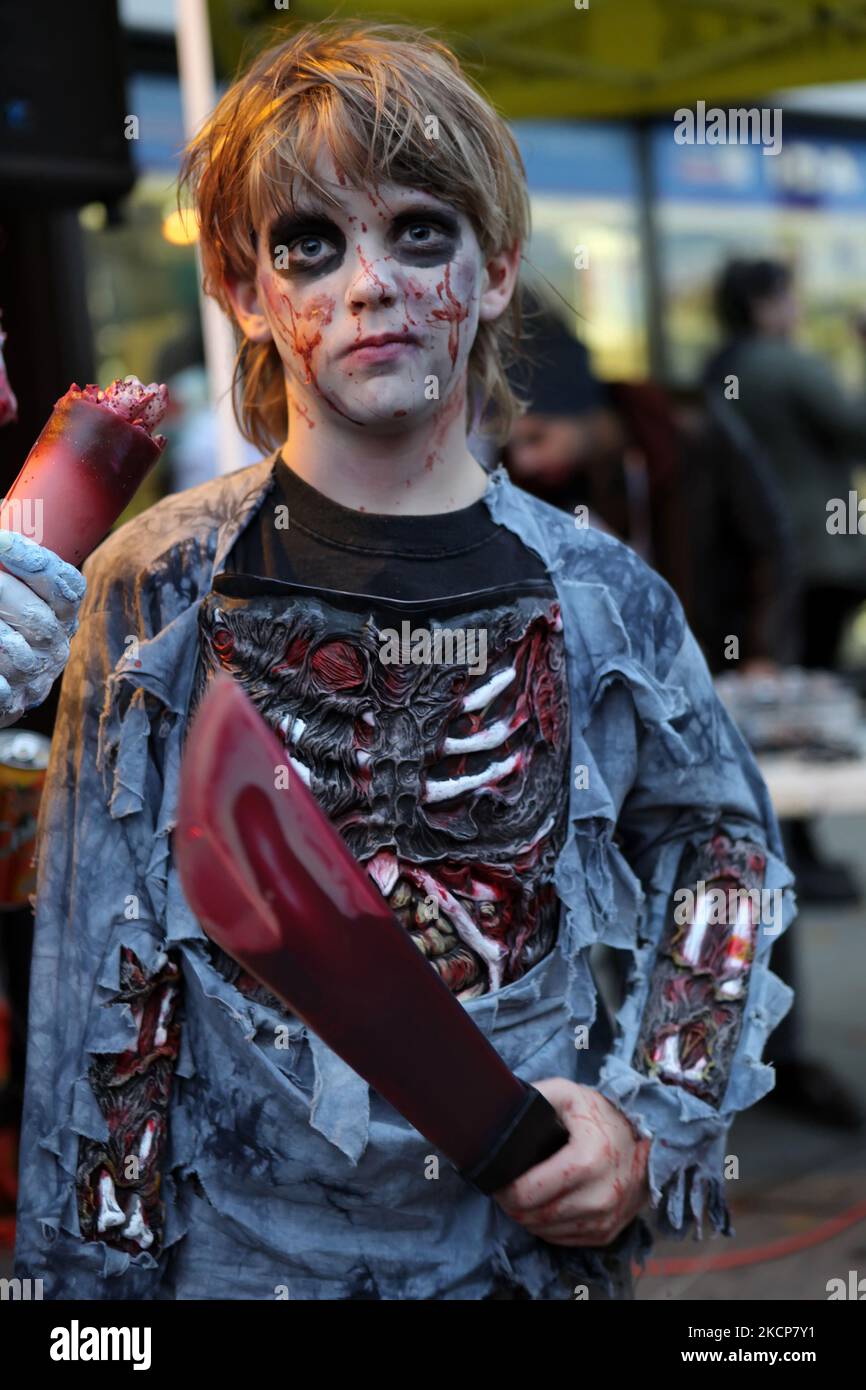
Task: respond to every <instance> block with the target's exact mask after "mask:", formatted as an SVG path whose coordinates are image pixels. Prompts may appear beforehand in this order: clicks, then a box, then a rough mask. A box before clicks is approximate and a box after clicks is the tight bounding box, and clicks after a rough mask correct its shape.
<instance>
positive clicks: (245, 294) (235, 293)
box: [225, 279, 274, 343]
mask: <svg viewBox="0 0 866 1390" xmlns="http://www.w3.org/2000/svg"><path fill="white" fill-rule="evenodd" d="M225 290H226V294H227V295H228V297H229V299H230V300H231V305H232V309H233V311H234V316H235V318H236V319H237V321H238V325H239V327H240V329H241V331H242V333H243V334H244V337H246V338H249V340H250V342H253V343H269V342H271V341H272V340H273V336H274V335H273V333H272V332H271V326H270V324H269V323H268V321H267V319H266V318H265V315H264V314H263V313H262V306H261V303H260V300H259V292H258V286H257V284H256V281H255V280H228V279H227V280H226V281H225Z"/></svg>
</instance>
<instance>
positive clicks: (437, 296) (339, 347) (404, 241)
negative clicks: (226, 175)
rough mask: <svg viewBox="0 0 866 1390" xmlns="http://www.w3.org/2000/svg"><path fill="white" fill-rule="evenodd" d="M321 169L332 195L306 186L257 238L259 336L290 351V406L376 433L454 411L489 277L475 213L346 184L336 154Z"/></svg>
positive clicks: (417, 194) (396, 188)
mask: <svg viewBox="0 0 866 1390" xmlns="http://www.w3.org/2000/svg"><path fill="white" fill-rule="evenodd" d="M317 177H318V179H319V181H320V182H321V183H322V184H323V185H324V186H325V187H326V188H327V189H328V191H329V192H331V193H332V194H333V196H334V199H335V202H334V203H333V205H332V204H330V203H329V202H328V200H327V199H326V198H321V199H314V198H312V197H311V196H310V195H307V194H304V193H299V194H298V198H297V200H296V202H295V204H294V206H292V207H291V208H290V209H287V211H286V213H285V214H283V215H282V216H279V217H277V218H276V219H275V220H274V222H273V224H272V225H271V226H269V227H267V228H264V229H262V230H261V231H260V232H259V235H258V242H257V255H258V271H257V277H256V290H257V300H258V308H259V309H260V311H261V316H262V336H265V337H266V336H272V337H273V340H274V342H275V344H276V346H277V349H278V351H279V354H280V358H281V359H282V362H283V365H284V368H285V375H286V383H287V390H288V395H289V402H290V411H294V413H295V414H296V415H298V416H300V417H301V419H303V420H305V421H306V423H307V424H308V426H309V427H310V428H314V427H315V426H316V424H317V423H318V422H320V421H325V420H332V421H337V422H339V421H341V420H344V421H346V422H347V424H348V425H350V426H355V427H358V428H362V429H365V430H369V431H371V432H373V433H398V432H402V431H405V430H407V429H409V428H411V427H412V426H413V425H417V424H420V423H422V422H424V421H428V420H430V419H431V418H433V417H439V418H441V419H445V418H447V419H449V420H450V419H452V418H453V417H454V413H455V412H456V411H458V410H459V409H460V408H461V406H463V405H464V404H465V375H466V367H467V362H468V358H469V353H470V350H471V347H472V344H473V342H474V340H475V334H476V331H477V328H478V322H479V317H480V314H481V296H482V294H483V290H484V288H485V280H486V275H485V265H484V258H483V255H482V251H481V248H480V245H479V243H478V240H477V237H476V235H475V232H474V230H473V228H472V225H471V223H470V222H469V219H468V218H467V217H466V216H465V214H463V213H462V212H461V211H460V210H458V209H456V208H454V207H451V206H450V205H449V204H448V203H446V202H444V201H443V200H442V199H441V198H439V197H435V196H433V195H432V194H428V193H425V192H422V191H421V190H417V189H411V188H406V187H403V186H401V185H395V184H388V185H381V186H379V187H376V188H365V189H356V188H352V187H349V186H348V185H347V183H346V182H345V180H343V181H341V180H340V179H339V177H338V176H337V171H336V170H335V168H334V166H333V163H332V162H330V160H329V161H327V162H325V161H320V166H319V168H318V169H317ZM265 325H266V327H265Z"/></svg>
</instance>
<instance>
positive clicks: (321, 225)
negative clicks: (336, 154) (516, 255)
mask: <svg viewBox="0 0 866 1390" xmlns="http://www.w3.org/2000/svg"><path fill="white" fill-rule="evenodd" d="M386 241H387V243H388V250H389V254H390V255H393V256H394V258H395V259H396V260H398V261H401V262H403V263H405V264H407V265H416V266H435V265H444V264H445V263H446V262H448V261H450V260H453V258H454V254H455V252H456V250H457V247H458V246H459V244H460V223H459V221H458V219H457V217H456V216H454V215H453V214H452V213H450V212H447V211H446V210H444V209H440V208H430V207H427V206H425V205H424V204H423V203H422V204H419V205H418V206H416V207H410V208H405V209H403V211H401V212H399V213H397V214H396V215H395V216H394V217H393V218H392V219H391V222H390V225H389V227H388V229H387V235H386ZM268 242H269V246H270V252H271V260H272V262H273V265H274V269H275V270H277V271H279V272H282V273H283V274H287V275H290V276H305V277H310V276H318V275H327V274H330V272H331V271H333V270H336V269H337V268H338V267H339V266H340V265H341V264H342V262H343V258H344V256H345V254H346V234H345V233H344V232H343V231H342V230H341V228H340V227H339V226H338V225H337V224H336V223H335V222H334V221H333V219H332V218H331V217H329V216H328V215H327V214H326V213H324V212H323V211H321V210H313V209H310V210H302V209H299V208H298V209H295V210H293V211H292V212H287V213H285V214H284V215H283V216H281V217H278V218H277V219H276V221H275V222H274V223H273V224H272V226H271V229H270V232H269V237H268Z"/></svg>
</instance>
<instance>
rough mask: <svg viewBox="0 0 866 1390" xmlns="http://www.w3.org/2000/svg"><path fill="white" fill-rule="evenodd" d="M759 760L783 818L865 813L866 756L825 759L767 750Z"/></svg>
mask: <svg viewBox="0 0 866 1390" xmlns="http://www.w3.org/2000/svg"><path fill="white" fill-rule="evenodd" d="M757 762H758V767H759V768H760V770H761V776H762V777H763V778H764V781H765V782H766V783H767V788H768V790H769V793H770V797H771V799H772V802H773V807H774V809H775V811H776V815H777V816H779V817H780V818H781V817H793V816H852V815H866V758H863V757H861V758H846V759H844V760H842V761H839V762H823V761H820V760H811V759H807V758H802V757H796V756H795V755H793V754H789V753H767V754H761V755H760V756H759V757H758V759H757Z"/></svg>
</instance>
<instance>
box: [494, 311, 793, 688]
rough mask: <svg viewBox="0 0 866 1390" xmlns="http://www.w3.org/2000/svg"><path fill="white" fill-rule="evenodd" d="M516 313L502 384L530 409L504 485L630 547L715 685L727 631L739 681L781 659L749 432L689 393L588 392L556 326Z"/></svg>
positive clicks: (586, 366) (539, 316)
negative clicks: (516, 353)
mask: <svg viewBox="0 0 866 1390" xmlns="http://www.w3.org/2000/svg"><path fill="white" fill-rule="evenodd" d="M527 312H528V317H529V322H530V323H531V324H533V325H534V327H533V331H532V333H531V334H530V336H529V338H528V339H527V342H526V352H527V358H526V360H525V364H524V365H522V366H521V369H520V371H519V372H518V371H515V372H513V373H512V376H511V379H512V381H513V384H514V386H515V389H516V390H517V391H518V393H519V394H520V395H521V396H522V398H523V399H525V400H527V402H528V410H527V413H526V414H525V415H523V416H522V417H521V418H520V419H518V420H517V421H516V422H515V424H514V427H513V429H512V432H511V435H510V437H509V440H508V443H507V446H506V448H505V452H504V461H505V464H506V467H507V468H508V471H509V473H510V475H511V477H512V478H514V480H515V482H517V483H519V484H520V486H521V487H523V488H525V489H526V491H527V492H531V493H533V494H534V495H535V496H538V497H542V498H543V499H544V500H545V501H547V502H550V503H552V504H553V505H554V506H559V507H562V508H563V509H564V510H566V511H574V509H575V508H576V507H578V506H585V507H586V508H587V509H588V519H589V523H590V524H591V525H596V526H598V525H600V526H601V527H602V528H603V529H605V530H609V531H611V532H613V533H614V534H615V535H617V536H618V537H619V538H620V539H622V540H626V541H628V543H629V545H631V547H632V548H633V549H634V550H636V551H637V552H638V554H640V555H641V557H642V559H644V560H646V561H647V563H649V564H651V565H652V566H653V568H654V569H656V570H657V571H658V572H659V573H660V574H661V575H662V576H663V577H664V578H665V579H666V580H667V581H668V583H669V584H670V585H671V587H672V588H673V589H674V590H675V592H676V593H677V595H678V597H679V598H680V600H681V601H682V603H683V606H684V607H685V609H686V613H687V614H688V619H689V625H690V626H691V627H692V629H693V631H694V632H695V635H696V636H697V638H698V640H699V642H700V644H701V646H702V648H703V651H704V655H705V657H706V659H707V664H708V665H709V667H710V670H711V671H712V672H713V673H714V674H717V673H718V672H720V671H722V670H726V669H730V662H729V660H727V659H726V656H725V643H726V639H727V637H728V636H729V635H730V634H732V633H734V634H738V635H739V636H740V651H739V659H740V662H741V669H750V670H760V671H765V670H770V669H774V667H775V665H777V664H781V663H784V662H786V661H789V660H791V659H792V656H793V648H792V638H791V633H792V624H791V615H792V614H793V612H794V611H795V605H796V575H795V566H794V544H793V539H792V536H791V532H790V528H789V526H788V524H787V521H786V514H785V504H784V499H783V497H782V496H781V495H780V492H779V489H778V487H777V485H776V483H775V479H774V477H773V474H772V471H771V469H770V468H769V467H768V465H767V463H766V461H765V460H764V459H763V458H762V457H761V454H760V450H759V449H758V448H757V447H756V445H755V444H754V441H753V439H752V437H751V435H750V434H749V431H748V430H747V429H746V428H745V427H744V426H743V425H741V424H740V423H739V422H738V421H737V419H736V418H735V417H734V418H732V417H730V416H727V417H726V416H725V414H724V413H723V412H721V411H719V410H715V409H713V408H712V407H711V406H708V405H707V404H706V403H705V402H704V401H703V399H702V398H701V396H700V395H697V396H695V395H694V394H692V396H691V397H689V398H687V399H684V400H681V401H677V402H675V401H674V400H672V398H671V397H670V396H669V394H668V393H667V392H666V391H664V390H663V389H662V388H661V387H659V386H657V385H656V384H655V383H653V382H649V381H647V382H615V383H603V382H600V381H599V380H598V379H597V378H596V377H595V376H594V375H593V373H592V368H591V366H590V362H589V355H588V353H587V351H586V348H585V347H584V346H583V345H582V344H581V343H579V342H577V340H576V339H575V338H574V337H573V336H572V335H571V334H570V333H569V332H568V331H567V329H566V328H565V327H564V325H563V324H562V323H561V322H560V320H559V318H558V316H557V315H556V314H554V313H553V312H552V311H551V310H549V309H545V308H542V307H539V306H538V305H536V306H535V307H534V308H533V307H532V306H528V308H527Z"/></svg>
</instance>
